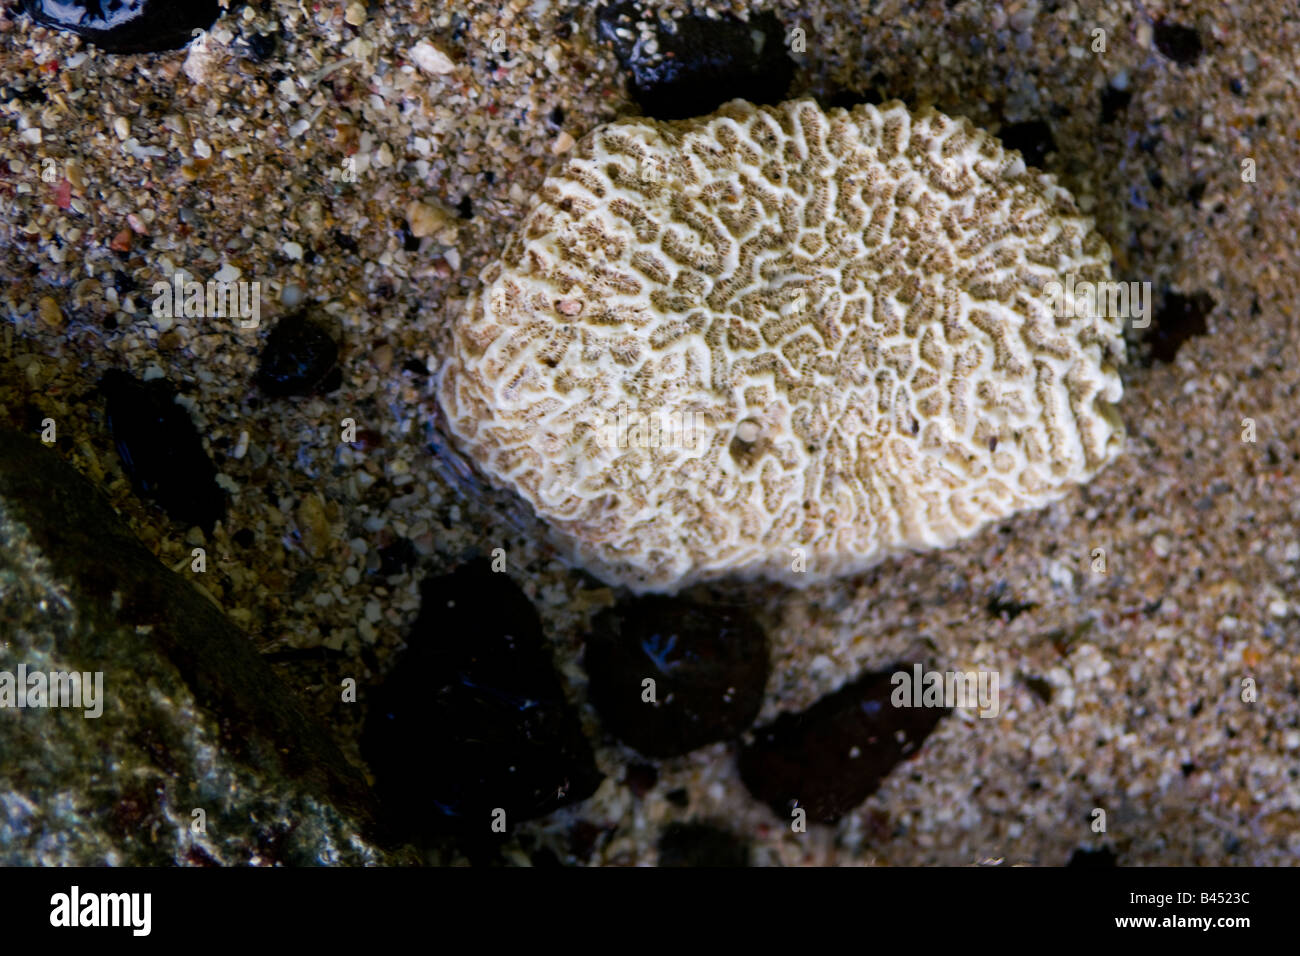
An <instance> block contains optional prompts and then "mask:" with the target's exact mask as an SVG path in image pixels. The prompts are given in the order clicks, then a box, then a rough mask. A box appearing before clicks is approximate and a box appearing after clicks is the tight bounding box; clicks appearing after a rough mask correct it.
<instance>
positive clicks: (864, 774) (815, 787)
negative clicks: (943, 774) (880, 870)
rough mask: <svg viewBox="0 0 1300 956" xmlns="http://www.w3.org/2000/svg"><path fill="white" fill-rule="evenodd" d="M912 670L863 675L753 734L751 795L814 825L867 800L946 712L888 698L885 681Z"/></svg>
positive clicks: (744, 774)
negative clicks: (802, 814)
mask: <svg viewBox="0 0 1300 956" xmlns="http://www.w3.org/2000/svg"><path fill="white" fill-rule="evenodd" d="M910 668H911V665H906V664H899V665H896V666H894V667H891V668H888V669H887V670H883V671H880V672H877V673H872V674H866V675H865V676H863V677H860V678H858V679H857V680H856V681H854V682H853V683H851V684H847V685H846V686H844V687H842V688H840V689H839V690H837V691H836V692H835V693H833V694H829V695H827V696H826V697H823V698H822V699H821V700H819V701H817V703H815V704H813V705H812V707H810V708H808V709H807V710H805V711H802V712H800V713H796V714H782V715H781V716H780V717H778V718H777V719H776V720H775V721H773V722H772V723H771V724H769V725H767V726H766V727H762V728H760V729H758V730H756V731H754V742H753V743H752V744H750V745H749V746H747V747H745V749H744V750H743V751H742V752H741V754H740V776H741V779H742V780H744V782H745V786H746V787H748V788H749V792H750V793H752V794H753V795H754V796H755V797H757V798H758V799H759V800H762V801H763V802H764V803H766V804H767V805H768V806H770V807H771V808H772V810H773V811H774V812H775V813H776V815H777V816H778V817H780V818H781V819H783V820H787V819H789V818H790V813H791V811H792V810H793V809H794V808H795V807H802V808H803V809H804V810H806V811H807V812H808V819H809V821H811V822H815V823H834V822H836V821H837V820H839V819H840V817H842V816H844V814H846V813H848V812H849V811H850V810H852V809H853V808H854V807H856V806H857V805H858V804H860V803H862V801H863V800H866V799H867V797H869V796H871V795H872V794H873V793H875V792H876V789H877V788H878V787H879V786H880V784H881V782H882V781H883V780H884V779H885V777H886V776H887V775H888V774H889V772H890V771H891V770H893V769H894V767H895V766H896V765H897V764H898V763H899V761H901V760H902V759H903V758H904V757H907V756H909V755H911V754H912V753H914V752H915V751H916V750H917V748H918V747H920V746H921V744H922V742H924V740H925V738H926V737H927V736H929V734H930V731H932V730H934V728H935V726H936V725H937V724H938V723H939V720H940V719H941V718H942V717H944V716H945V715H946V714H947V713H949V711H948V710H947V708H942V707H895V706H893V704H891V703H890V696H891V694H892V692H893V690H894V688H893V685H892V684H891V681H890V678H891V677H892V676H893V674H895V673H897V672H898V671H900V670H905V669H907V670H910Z"/></svg>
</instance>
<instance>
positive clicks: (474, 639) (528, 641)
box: [361, 560, 602, 837]
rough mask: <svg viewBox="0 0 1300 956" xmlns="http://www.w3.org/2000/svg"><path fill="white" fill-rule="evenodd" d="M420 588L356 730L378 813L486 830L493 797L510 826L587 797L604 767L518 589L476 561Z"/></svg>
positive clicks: (431, 828) (423, 828) (405, 822)
mask: <svg viewBox="0 0 1300 956" xmlns="http://www.w3.org/2000/svg"><path fill="white" fill-rule="evenodd" d="M421 597H422V601H421V606H420V615H419V617H418V618H417V620H416V622H415V624H414V626H413V627H412V629H411V633H410V635H409V637H408V638H407V648H406V649H405V650H404V651H403V652H402V653H401V654H400V655H398V657H397V659H396V661H395V662H394V663H393V665H392V670H391V672H390V673H389V675H388V677H387V679H386V680H385V681H384V683H383V684H382V686H380V687H379V688H377V689H376V690H374V691H373V692H372V693H371V695H370V705H369V712H368V714H367V717H366V723H365V729H364V731H363V734H362V740H361V748H362V753H363V755H364V756H365V758H366V760H367V761H369V763H370V767H371V770H372V771H373V772H374V775H375V778H376V781H377V789H378V791H379V795H380V799H381V802H382V804H383V807H384V813H385V818H386V822H387V823H388V824H389V825H390V826H392V827H393V828H395V829H396V830H400V831H405V832H411V833H416V834H423V835H430V834H434V833H445V832H455V831H459V832H463V833H468V834H470V835H472V836H476V837H486V836H488V835H490V833H491V825H492V813H493V811H494V810H495V809H496V808H498V807H499V808H502V809H504V810H505V811H506V824H507V826H508V827H513V826H514V824H516V823H519V822H520V821H523V820H530V819H533V818H535V817H540V816H545V815H546V814H548V813H550V812H551V811H553V810H555V809H557V808H558V807H562V806H567V805H568V804H571V803H577V802H579V801H581V800H585V799H586V798H587V797H589V796H591V794H592V793H594V792H595V790H596V787H597V786H599V784H600V781H601V779H602V775H601V773H600V771H598V770H597V769H596V764H595V760H594V757H593V755H592V752H591V747H590V745H589V744H588V743H587V741H586V739H585V738H584V737H583V735H582V726H581V724H580V723H579V720H578V716H577V712H576V711H575V709H574V708H573V707H572V706H570V704H569V703H568V702H567V701H566V699H565V697H564V691H563V689H562V688H561V686H560V681H559V677H558V676H557V675H556V672H555V667H554V664H553V662H552V660H551V655H550V651H549V650H548V648H547V646H546V640H545V638H544V636H543V634H542V626H541V621H540V620H539V618H538V616H537V611H536V609H534V607H533V605H532V603H531V602H530V601H529V600H528V598H527V597H526V596H525V595H524V594H523V592H522V591H520V590H519V588H518V587H517V586H516V585H515V584H514V583H513V582H512V581H511V580H510V577H509V576H508V575H506V574H504V573H500V574H498V573H494V572H493V571H492V570H491V566H490V563H489V562H488V561H486V560H480V561H474V562H471V563H469V564H466V565H463V566H462V567H460V568H458V569H457V570H456V571H455V572H454V573H453V574H448V575H443V576H440V577H434V578H429V579H428V580H426V581H425V582H424V585H423V587H422V589H421Z"/></svg>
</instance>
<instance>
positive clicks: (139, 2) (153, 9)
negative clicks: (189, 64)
mask: <svg viewBox="0 0 1300 956" xmlns="http://www.w3.org/2000/svg"><path fill="white" fill-rule="evenodd" d="M23 7H24V9H26V11H27V12H28V13H30V14H31V15H32V18H33V19H34V20H36V21H37V22H38V23H43V24H45V25H46V26H51V27H55V28H57V29H59V30H68V31H70V32H72V33H75V34H77V35H78V36H79V37H82V38H83V39H86V40H89V41H90V42H91V43H93V44H95V46H97V47H99V48H100V49H102V50H106V51H108V52H109V53H153V52H157V51H159V50H176V49H179V48H180V47H183V46H185V44H187V43H189V42H190V40H191V39H193V36H194V32H193V31H195V30H206V29H207V28H208V27H210V26H212V24H213V23H214V22H215V21H216V19H217V17H218V15H220V13H221V5H220V4H219V3H218V2H217V0H23Z"/></svg>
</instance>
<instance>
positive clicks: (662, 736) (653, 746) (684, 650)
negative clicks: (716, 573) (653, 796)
mask: <svg viewBox="0 0 1300 956" xmlns="http://www.w3.org/2000/svg"><path fill="white" fill-rule="evenodd" d="M583 660H584V664H585V666H586V668H587V674H588V675H589V677H590V679H591V682H590V685H589V687H588V696H589V697H590V698H591V702H592V704H593V705H594V706H595V708H596V710H597V711H598V712H599V713H600V716H601V720H602V721H603V722H604V725H605V727H606V728H607V729H608V730H609V731H611V732H612V733H613V734H614V735H615V736H617V737H618V738H619V739H620V740H622V741H623V742H624V743H627V744H629V745H630V746H632V747H635V748H636V749H637V750H638V751H640V752H641V753H643V754H646V755H647V756H650V757H672V756H677V755H679V754H684V753H688V752H689V751H691V750H694V749H696V748H697V747H702V746H704V745H705V744H709V743H713V742H714V741H717V740H727V739H730V738H732V737H735V736H737V735H738V734H740V733H741V732H742V731H744V730H745V729H746V728H747V727H749V725H750V724H751V723H753V721H754V718H755V717H756V716H757V715H758V709H759V706H760V705H761V704H762V702H763V689H764V687H765V686H766V685H767V675H768V669H769V663H768V645H767V636H766V635H765V634H764V633H763V630H762V628H760V627H759V626H758V624H757V623H756V622H755V621H754V619H753V618H751V617H750V616H749V615H748V614H747V613H745V612H744V611H743V610H741V609H739V608H733V607H722V606H712V605H705V604H698V603H696V602H693V601H689V600H685V599H682V598H668V597H658V596H652V597H642V598H634V599H630V600H627V601H624V602H622V603H620V604H619V605H618V606H617V607H614V608H611V609H607V610H605V611H602V612H601V613H600V614H599V615H597V617H596V620H595V621H594V622H593V625H592V633H591V634H590V635H588V637H587V647H586V651H585V654H584V658H583ZM646 679H653V680H654V681H655V700H654V702H648V701H645V700H643V694H644V693H645V690H644V687H643V683H642V682H643V681H645V680H646Z"/></svg>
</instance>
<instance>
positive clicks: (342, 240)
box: [333, 229, 360, 252]
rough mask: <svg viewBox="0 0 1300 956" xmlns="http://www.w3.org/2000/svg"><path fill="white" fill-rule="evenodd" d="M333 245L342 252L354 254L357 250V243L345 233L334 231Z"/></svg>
mask: <svg viewBox="0 0 1300 956" xmlns="http://www.w3.org/2000/svg"><path fill="white" fill-rule="evenodd" d="M333 236H334V245H336V246H338V247H339V248H340V249H342V250H343V251H344V252H356V251H357V249H358V248H360V247H359V246H358V245H357V241H356V240H355V239H353V238H352V237H351V236H349V235H348V234H347V233H346V232H342V231H340V230H338V229H335V230H334V232H333Z"/></svg>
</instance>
